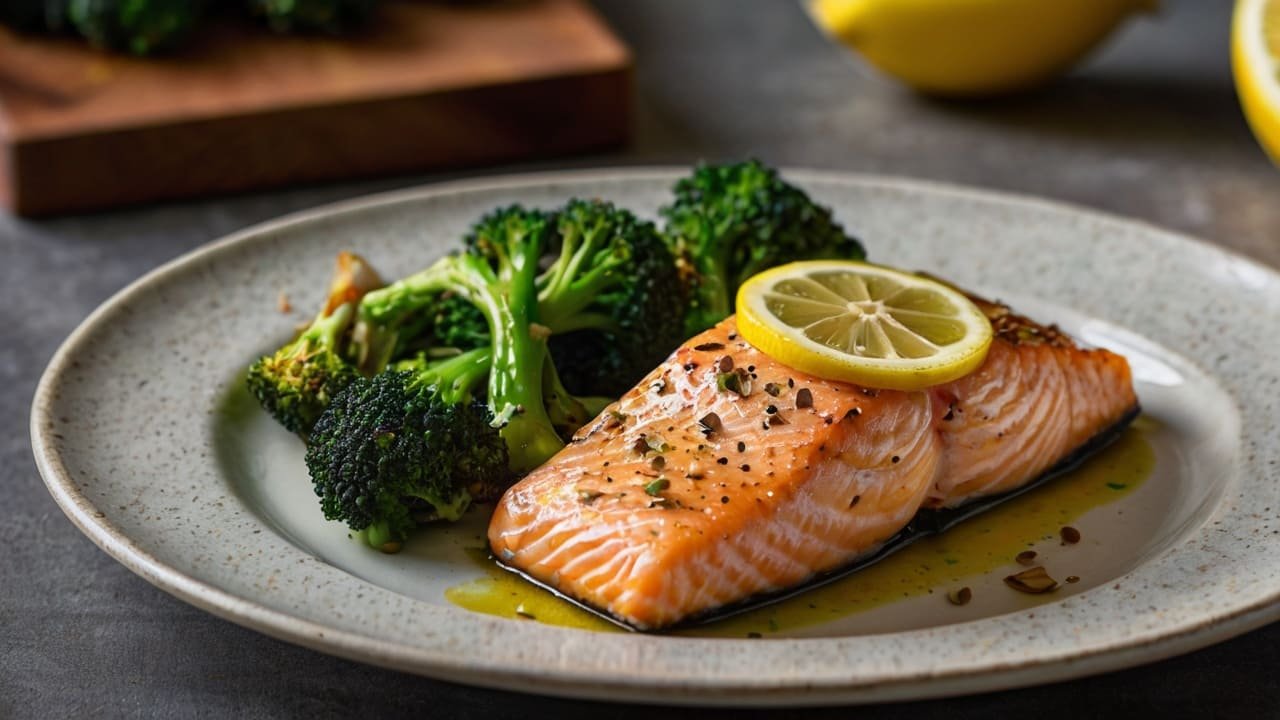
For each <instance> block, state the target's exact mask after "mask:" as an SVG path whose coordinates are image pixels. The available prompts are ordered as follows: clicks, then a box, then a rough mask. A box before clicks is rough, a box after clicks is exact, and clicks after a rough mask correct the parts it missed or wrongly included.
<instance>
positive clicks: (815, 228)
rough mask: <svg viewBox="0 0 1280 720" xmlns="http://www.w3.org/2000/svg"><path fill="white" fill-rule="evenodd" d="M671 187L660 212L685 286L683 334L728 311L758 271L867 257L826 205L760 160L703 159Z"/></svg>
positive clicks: (721, 318) (709, 324) (700, 329)
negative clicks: (799, 262)
mask: <svg viewBox="0 0 1280 720" xmlns="http://www.w3.org/2000/svg"><path fill="white" fill-rule="evenodd" d="M674 191H675V201H674V202H673V203H672V204H671V205H669V206H667V207H664V208H663V209H662V215H663V217H664V218H665V219H666V227H665V235H666V237H667V239H668V241H669V242H671V243H672V246H673V249H674V251H675V253H676V256H677V261H678V262H679V263H680V265H681V270H682V273H683V276H684V278H685V281H686V283H687V286H688V288H689V303H688V312H687V315H686V318H685V328H684V329H685V336H686V337H688V336H692V335H694V334H696V333H699V332H701V331H703V330H705V329H707V328H709V327H711V326H712V325H714V324H716V323H717V322H719V321H721V320H723V319H724V318H725V317H728V316H729V315H730V314H732V313H733V303H734V297H735V295H737V292H738V286H739V285H741V284H742V282H743V281H744V280H746V279H747V278H748V277H751V276H752V275H754V274H756V273H758V272H760V271H762V270H765V269H767V268H770V267H773V266H775V265H781V264H783V263H787V262H792V261H795V260H813V259H819V258H845V259H851V260H860V259H862V258H864V257H865V253H864V251H863V248H862V245H861V243H859V242H858V241H857V240H856V239H855V238H853V237H850V236H849V235H846V234H845V232H844V230H843V229H842V228H841V227H840V225H839V224H838V223H836V221H835V219H834V218H833V217H832V215H831V210H829V209H828V208H825V207H822V206H820V205H818V204H816V203H815V202H814V201H813V200H811V199H810V198H809V196H808V195H806V194H805V193H804V191H803V190H800V189H799V188H797V187H795V186H793V185H789V184H788V183H787V182H785V181H784V180H783V179H782V178H780V177H779V176H778V173H777V171H776V170H774V169H773V168H770V167H768V166H766V165H764V164H762V163H760V162H759V161H757V160H749V161H746V162H741V163H735V164H728V165H700V166H698V167H697V168H695V169H694V171H693V173H692V174H691V175H690V176H688V177H686V178H684V179H681V180H680V181H679V182H677V183H676V185H675V188H674Z"/></svg>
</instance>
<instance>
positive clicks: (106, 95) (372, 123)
mask: <svg viewBox="0 0 1280 720" xmlns="http://www.w3.org/2000/svg"><path fill="white" fill-rule="evenodd" d="M383 10H384V12H383V13H382V16H381V17H380V18H379V22H378V24H377V25H376V26H375V27H374V28H372V29H371V30H370V31H369V32H367V33H365V34H362V35H360V36H358V37H354V38H350V39H334V38H281V37H276V36H272V35H269V34H267V33H262V32H256V31H254V30H253V29H252V28H245V27H240V26H232V25H230V24H228V25H226V26H219V27H217V28H214V29H212V30H211V31H210V32H209V33H207V34H206V35H205V36H203V37H202V38H200V40H199V42H198V44H197V45H196V46H194V47H193V48H191V50H190V51H188V52H187V53H184V54H183V55H181V56H179V57H173V58H165V59H159V60H156V59H151V60H141V59H135V58H129V57H121V56H108V55H103V54H100V53H98V52H95V51H93V50H90V49H88V48H85V47H82V46H80V45H78V44H75V43H72V42H69V41H57V40H48V39H33V38H26V37H18V36H15V35H13V34H11V33H8V32H7V31H3V30H0V201H2V202H4V203H5V204H6V205H7V206H8V207H10V208H11V209H12V210H14V211H15V212H18V213H20V214H27V215H39V214H49V213H55V212H63V211H70V210H85V209H94V208H104V207H110V206H115V205H122V204H130V203H138V202H145V201H151V200H160V199H168V198H177V197H185V196H191V195H197V194H204V193H220V192H230V191H237V190H245V189H249V188H258V187H266V186H272V185H280V184H285V183H296V182H307V181H315V180H324V179H333V178H341V177H358V176H369V175H375V174H381V173H388V172H405V171H411V170H420V169H424V168H444V167H458V166H463V165H472V164H480V163H491V162H497V161H502V160H510V159H515V158H522V157H533V156H548V155H553V154H562V153H570V152H578V151H584V150H588V149H594V148H599V147H605V146H609V145H614V144H617V143H619V142H621V141H623V139H624V138H625V136H626V134H627V130H628V115H629V104H630V85H631V73H630V62H631V60H630V54H629V52H628V50H627V49H626V47H625V46H624V45H623V44H622V43H621V42H620V41H619V40H618V39H617V38H616V37H615V36H614V35H613V34H612V33H611V32H610V31H609V29H608V28H607V27H606V26H605V25H604V24H603V22H602V21H600V19H599V18H598V17H597V16H596V15H595V14H594V12H593V11H592V10H590V9H589V8H588V7H587V6H586V5H584V4H583V3H582V2H580V0H525V1H523V2H499V3H478V4H470V5H459V4H434V3H421V2H399V3H389V4H387V5H386V6H385V7H384V8H383Z"/></svg>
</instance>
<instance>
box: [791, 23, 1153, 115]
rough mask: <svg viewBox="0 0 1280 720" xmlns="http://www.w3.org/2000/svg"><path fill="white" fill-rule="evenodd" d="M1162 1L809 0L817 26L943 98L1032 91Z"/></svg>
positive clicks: (891, 72) (894, 73) (892, 72)
mask: <svg viewBox="0 0 1280 720" xmlns="http://www.w3.org/2000/svg"><path fill="white" fill-rule="evenodd" d="M1155 4H1156V2H1155V0H808V8H809V12H810V14H811V15H812V16H813V20H814V22H815V23H816V24H817V25H818V27H819V28H821V29H822V30H823V31H824V32H825V33H826V34H827V35H829V36H830V37H832V38H833V39H835V40H836V41H838V42H840V43H842V44H844V45H846V46H848V47H849V48H851V49H853V50H856V51H857V52H858V53H859V54H861V55H862V57H864V58H865V59H866V60H867V62H869V63H871V64H872V65H873V66H875V67H876V68H878V69H879V70H881V71H882V72H885V73H887V74H889V75H892V76H893V77H895V78H897V79H899V80H901V81H902V82H904V83H906V84H907V85H910V86H911V87H913V88H915V89H917V90H919V91H921V92H926V93H934V94H939V95H989V94H995V93H1001V92H1008V91H1012V90H1020V89H1023V88H1026V87H1030V86H1032V85H1035V84H1037V83H1040V82H1042V81H1044V80H1047V79H1049V78H1051V77H1053V76H1054V75H1056V74H1058V73H1060V72H1063V71H1065V70H1067V69H1068V68H1070V67H1071V66H1072V65H1074V64H1075V63H1076V62H1077V61H1078V60H1079V59H1080V58H1081V57H1082V56H1084V54H1085V53H1087V52H1088V51H1089V50H1091V49H1092V48H1093V47H1094V46H1096V45H1097V44H1098V43H1099V42H1101V41H1102V40H1103V38H1105V37H1107V35H1109V34H1110V33H1111V31H1112V30H1113V29H1115V28H1116V27H1117V26H1118V25H1120V23H1121V22H1122V21H1123V20H1124V19H1125V18H1127V17H1129V16H1130V15H1132V14H1134V13H1135V12H1142V11H1146V10H1151V9H1153V8H1154V6H1155Z"/></svg>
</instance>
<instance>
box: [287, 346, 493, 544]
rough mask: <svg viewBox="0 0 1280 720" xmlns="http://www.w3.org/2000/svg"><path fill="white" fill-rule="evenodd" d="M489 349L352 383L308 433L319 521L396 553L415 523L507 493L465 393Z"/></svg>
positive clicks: (488, 420)
mask: <svg viewBox="0 0 1280 720" xmlns="http://www.w3.org/2000/svg"><path fill="white" fill-rule="evenodd" d="M488 352H489V351H488V349H477V350H472V351H470V352H468V353H463V354H462V355H459V356H457V357H455V358H451V359H449V360H445V361H441V362H439V363H435V364H433V365H430V366H425V367H422V368H419V369H418V370H417V371H416V372H413V371H399V370H388V371H384V372H382V373H379V374H377V375H375V376H374V377H372V378H363V377H361V378H359V379H357V380H355V381H353V382H352V383H351V384H350V385H349V386H348V387H347V388H346V389H345V390H344V391H343V392H342V393H340V394H339V395H338V396H337V397H336V398H335V399H334V401H333V402H332V404H331V405H330V407H329V409H328V410H327V411H326V412H325V413H324V415H322V416H321V418H320V420H319V421H318V422H317V423H316V425H315V429H314V431H313V432H312V434H311V439H310V443H309V445H308V447H307V457H306V460H307V469H308V470H309V471H310V473H311V480H312V483H313V485H314V488H315V491H316V494H317V495H318V496H319V497H320V505H321V508H322V510H323V511H324V515H325V518H326V519H329V520H341V521H342V522H344V523H346V524H347V526H348V527H349V528H351V529H352V530H354V531H356V532H358V533H360V535H361V537H363V539H364V540H365V542H366V543H368V544H369V545H370V546H372V547H375V548H378V549H380V550H382V551H384V552H396V551H398V550H399V549H400V547H401V543H402V542H403V541H404V540H405V539H407V538H408V536H409V534H410V533H411V532H412V531H413V530H414V529H415V528H417V527H418V525H420V524H421V523H425V522H429V521H432V520H436V519H445V520H456V519H458V517H460V516H461V514H462V512H463V511H465V510H466V509H467V506H468V505H469V504H470V503H471V501H472V500H473V499H475V498H491V497H494V496H496V495H497V493H498V492H500V491H501V490H502V489H503V488H505V487H506V485H507V483H506V478H507V477H508V476H509V471H508V464H509V458H508V454H507V443H506V442H505V441H504V440H503V439H502V436H501V434H500V432H499V430H498V429H497V428H496V427H494V423H493V416H492V414H491V413H490V411H489V408H488V406H487V405H486V404H484V403H483V402H479V401H475V400H473V399H472V393H473V391H474V390H476V388H477V386H479V385H481V384H482V383H483V379H484V377H485V376H486V375H487V374H488V369H489V364H490V362H489V358H488V357H487V355H488Z"/></svg>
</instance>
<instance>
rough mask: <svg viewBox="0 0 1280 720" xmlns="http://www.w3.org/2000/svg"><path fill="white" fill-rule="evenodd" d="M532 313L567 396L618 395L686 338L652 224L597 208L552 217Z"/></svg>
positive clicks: (675, 280) (678, 294) (680, 303)
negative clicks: (546, 331)
mask: <svg viewBox="0 0 1280 720" xmlns="http://www.w3.org/2000/svg"><path fill="white" fill-rule="evenodd" d="M555 217H556V222H555V226H556V233H555V234H554V235H553V238H552V246H551V248H550V252H551V253H552V254H553V257H554V260H553V261H552V262H551V264H550V266H549V267H548V268H547V270H546V271H545V272H544V273H542V275H541V276H540V277H539V279H538V284H539V292H538V311H539V314H540V317H541V320H542V322H543V323H544V324H545V325H546V326H547V327H549V328H550V329H551V331H552V337H551V340H550V346H551V352H552V357H553V359H554V361H555V364H556V368H557V369H558V370H559V373H560V376H561V377H562V378H564V382H565V384H566V385H567V386H568V388H569V390H571V391H573V392H575V393H579V394H583V395H608V396H614V397H616V396H618V395H621V394H622V393H624V392H626V391H627V390H628V389H629V388H630V387H631V386H632V385H634V384H635V383H636V382H637V381H639V380H640V378H642V377H644V375H645V374H646V373H648V372H649V371H650V370H652V369H653V367H654V366H655V365H657V364H658V363H659V362H661V361H662V359H663V358H665V357H666V356H667V354H668V353H670V352H671V351H672V350H674V349H675V348H676V347H677V346H678V345H679V344H680V342H681V341H683V340H684V339H685V334H684V326H683V321H682V318H683V314H684V308H685V297H684V291H683V287H682V284H681V280H680V276H679V272H678V270H677V267H676V262H675V258H674V256H673V255H672V254H671V251H670V250H669V249H668V248H667V246H666V243H665V242H664V241H663V239H662V237H661V236H660V235H659V234H658V232H657V230H656V229H655V228H654V226H653V224H652V223H649V222H645V221H642V220H640V219H639V218H637V217H636V216H635V215H633V214H632V213H631V212H629V211H627V210H624V209H622V208H619V207H616V206H615V205H613V204H612V203H607V202H601V201H584V200H572V201H570V202H569V203H568V204H567V205H566V206H565V207H564V208H563V209H561V210H560V211H559V212H557V213H556V215H555Z"/></svg>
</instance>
